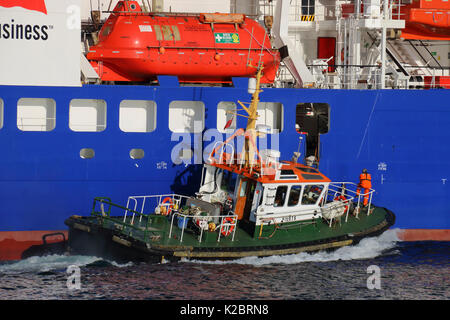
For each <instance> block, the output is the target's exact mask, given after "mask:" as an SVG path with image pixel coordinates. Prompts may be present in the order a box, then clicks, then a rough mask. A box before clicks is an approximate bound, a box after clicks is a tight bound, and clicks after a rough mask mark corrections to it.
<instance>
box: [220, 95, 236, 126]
mask: <svg viewBox="0 0 450 320" xmlns="http://www.w3.org/2000/svg"><path fill="white" fill-rule="evenodd" d="M228 112H233V113H236V103H234V102H231V101H221V102H219V104H218V105H217V130H219V132H222V133H225V132H234V130H236V115H234V114H231V113H228ZM225 126H227V128H226V129H225Z"/></svg>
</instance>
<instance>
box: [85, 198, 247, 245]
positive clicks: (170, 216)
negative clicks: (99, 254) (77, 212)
mask: <svg viewBox="0 0 450 320" xmlns="http://www.w3.org/2000/svg"><path fill="white" fill-rule="evenodd" d="M167 198H169V199H171V201H168V202H164V200H165V199H167ZM189 198H191V197H187V196H183V195H178V194H162V195H145V196H130V197H129V198H128V201H127V205H126V206H121V205H118V204H115V203H113V202H112V201H111V199H110V198H106V197H96V198H94V203H93V207H92V211H91V216H93V217H99V218H101V220H100V221H101V222H100V223H101V224H102V226H103V227H106V228H111V229H116V230H120V232H121V233H122V234H124V235H127V236H133V237H135V238H138V239H141V240H143V241H144V242H148V241H149V240H151V239H152V238H153V237H161V236H166V235H167V238H168V239H171V237H172V235H173V234H174V226H175V228H177V233H179V232H180V231H181V236H179V239H180V240H179V241H180V242H183V238H184V235H185V231H186V228H187V223H182V224H181V226H180V224H178V226H177V222H178V221H179V220H180V219H182V220H183V222H187V221H188V220H189V219H191V220H192V221H193V222H194V223H193V224H190V225H191V226H192V225H194V226H195V227H196V228H197V229H198V231H199V237H198V241H199V242H202V241H203V238H204V231H205V230H207V228H208V223H209V222H210V221H212V220H214V221H216V222H217V223H215V228H214V231H218V236H217V242H220V241H221V238H222V230H225V231H226V230H231V231H230V235H231V241H234V237H235V233H236V229H237V221H238V216H237V215H236V214H235V213H234V212H232V211H230V212H228V213H227V214H226V215H225V214H224V215H191V214H185V213H184V212H183V211H181V210H179V209H180V208H182V207H183V206H185V205H186V201H187V199H189ZM155 203H156V207H158V206H159V207H164V206H165V207H167V209H169V207H170V211H166V214H155V211H156V210H152V211H150V212H148V213H145V212H147V211H148V210H149V209H148V208H149V207H150V206H151V204H154V205H155ZM156 207H153V206H152V208H156ZM139 210H140V211H139ZM162 220H166V221H167V222H169V221H170V227H169V228H168V229H169V233H168V234H167V227H166V226H167V224H166V222H164V224H163V226H164V227H162V228H159V227H158V226H159V225H160V222H161V221H162ZM195 222H198V223H195ZM227 236H228V235H227Z"/></svg>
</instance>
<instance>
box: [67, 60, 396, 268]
mask: <svg viewBox="0 0 450 320" xmlns="http://www.w3.org/2000/svg"><path fill="white" fill-rule="evenodd" d="M261 71H262V67H261V68H260V69H259V71H258V76H257V78H256V90H255V92H254V93H253V96H252V101H251V103H250V104H249V105H248V106H245V105H244V104H243V103H241V102H239V104H240V105H241V106H242V108H243V110H244V111H246V112H247V114H248V115H246V117H247V118H248V121H247V128H246V129H245V130H244V129H238V130H237V131H236V132H235V133H234V134H233V135H232V136H231V137H230V138H229V139H227V141H225V142H223V143H221V144H218V145H217V146H216V147H215V148H214V150H213V151H212V153H211V154H210V158H209V161H208V163H206V164H204V166H203V174H202V179H201V185H200V188H199V190H198V192H197V193H196V195H195V197H189V196H184V195H178V194H164V195H146V196H130V197H129V198H128V201H127V204H126V205H125V206H121V205H117V204H115V203H113V202H111V200H110V199H108V198H95V199H94V203H93V209H92V212H91V215H90V216H86V217H81V216H71V217H70V218H68V219H67V220H66V221H65V223H66V225H68V226H69V248H70V250H71V252H72V253H78V254H95V255H101V256H104V257H108V258H113V259H116V260H141V261H157V262H159V261H162V260H164V259H165V260H176V259H181V258H187V259H236V258H242V257H247V256H259V257H262V256H270V255H286V254H295V253H299V252H312V251H320V250H329V249H335V248H338V247H342V246H348V245H353V244H356V243H358V242H359V241H360V240H361V239H363V238H365V237H372V236H377V235H379V234H381V233H382V232H384V231H385V230H387V229H388V228H389V227H390V226H392V225H393V224H394V221H395V216H394V214H393V213H392V212H391V211H389V210H387V209H385V208H382V207H377V206H375V205H373V203H372V196H373V194H374V191H375V190H373V189H371V188H368V187H367V185H366V186H362V188H363V189H362V190H360V188H361V185H360V184H356V183H353V182H331V181H330V179H328V178H327V177H326V176H325V175H323V174H322V173H321V172H319V170H317V169H316V168H315V167H310V166H306V165H303V164H299V163H297V161H296V158H298V156H299V154H298V153H294V158H293V159H292V161H278V158H279V156H280V155H279V153H278V152H277V151H275V150H264V151H262V152H259V151H258V150H257V148H256V139H257V136H258V135H259V133H258V131H257V130H256V129H257V128H256V119H257V117H258V115H257V112H256V111H257V106H258V101H259V93H260V91H261V90H260V87H259V78H260V75H261ZM236 137H243V138H244V147H243V150H242V152H241V153H236V152H234V148H233V147H232V146H233V144H232V143H231V142H232V140H233V139H235V138H236ZM226 151H228V152H226ZM361 191H362V192H361Z"/></svg>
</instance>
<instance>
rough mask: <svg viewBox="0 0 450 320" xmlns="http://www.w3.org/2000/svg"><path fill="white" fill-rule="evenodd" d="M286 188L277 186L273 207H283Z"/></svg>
mask: <svg viewBox="0 0 450 320" xmlns="http://www.w3.org/2000/svg"><path fill="white" fill-rule="evenodd" d="M287 189H288V187H287V186H279V187H278V188H277V192H276V193H275V201H274V203H273V206H274V207H282V206H284V201H285V200H286V193H287Z"/></svg>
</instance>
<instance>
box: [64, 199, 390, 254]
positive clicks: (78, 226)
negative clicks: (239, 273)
mask: <svg viewBox="0 0 450 320" xmlns="http://www.w3.org/2000/svg"><path fill="white" fill-rule="evenodd" d="M372 210H373V211H372ZM344 219H345V217H343V218H342V222H339V221H337V222H335V223H334V224H333V225H332V226H331V227H330V226H329V224H328V223H327V222H326V221H324V220H322V219H315V220H312V221H307V222H305V221H302V222H292V223H283V224H279V225H273V224H272V225H264V226H263V227H262V229H261V227H260V226H254V224H253V225H252V223H244V222H242V221H239V223H238V225H237V228H236V230H235V233H234V237H233V234H230V235H228V236H223V235H222V234H219V230H216V231H203V232H201V231H199V229H196V228H195V227H194V226H193V224H191V226H192V228H190V227H189V225H188V227H186V228H185V229H184V231H183V229H182V228H180V227H178V225H177V224H176V223H175V222H176V221H174V222H173V219H171V218H169V217H166V216H160V215H149V216H147V217H143V218H142V219H141V220H140V221H134V222H133V224H130V221H129V220H130V218H126V219H125V221H124V220H123V218H119V217H117V218H115V217H108V216H91V217H79V216H72V217H70V218H69V219H67V220H66V224H67V225H68V226H69V247H70V248H71V250H72V251H73V252H78V253H86V254H96V255H102V256H107V257H112V258H115V259H119V260H130V259H131V260H145V261H150V260H154V261H160V260H161V259H162V258H163V257H164V258H165V259H171V258H176V259H179V258H195V259H235V258H242V257H247V256H270V255H286V254H295V253H299V252H313V251H320V250H328V249H335V248H338V247H342V246H347V245H353V244H356V243H358V242H359V241H360V240H361V239H362V238H365V237H371V236H376V235H379V234H381V233H382V232H384V231H385V230H387V229H388V228H389V227H390V226H392V225H393V224H394V221H395V216H394V214H393V213H392V212H390V211H389V210H387V209H384V208H380V207H373V208H372V209H371V213H370V215H367V211H366V210H362V211H361V212H360V213H359V217H358V218H356V217H354V216H353V215H349V216H348V220H347V221H346V222H344ZM172 223H173V224H172ZM171 226H172V227H171ZM169 235H170V237H169ZM200 236H201V241H199V239H200ZM180 240H182V241H180Z"/></svg>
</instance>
